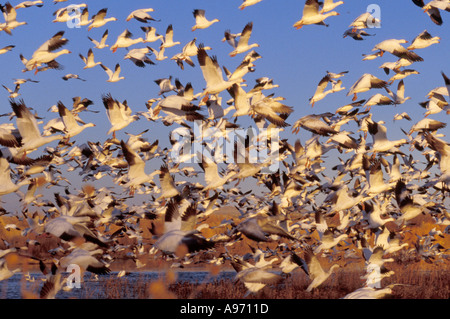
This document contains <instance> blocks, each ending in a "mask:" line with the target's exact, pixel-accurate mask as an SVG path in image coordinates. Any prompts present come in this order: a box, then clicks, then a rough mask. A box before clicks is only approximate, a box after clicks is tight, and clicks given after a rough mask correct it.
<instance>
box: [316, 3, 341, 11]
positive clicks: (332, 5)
mask: <svg viewBox="0 0 450 319" xmlns="http://www.w3.org/2000/svg"><path fill="white" fill-rule="evenodd" d="M342 4H344V1H336V2H334V0H324V2H323V6H322V9H321V10H320V12H319V13H325V12H330V11H333V10H334V9H336V8H337V7H338V6H340V5H342Z"/></svg>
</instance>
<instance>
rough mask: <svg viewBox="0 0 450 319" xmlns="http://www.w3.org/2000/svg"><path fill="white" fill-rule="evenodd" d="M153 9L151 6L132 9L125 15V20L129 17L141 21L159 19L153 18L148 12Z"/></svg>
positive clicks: (128, 19)
mask: <svg viewBox="0 0 450 319" xmlns="http://www.w3.org/2000/svg"><path fill="white" fill-rule="evenodd" d="M153 11H155V10H153V8H145V9H137V10H134V11H133V12H131V13H130V14H129V15H128V16H127V19H126V20H127V21H130V20H131V19H136V20H137V21H139V22H142V23H147V22H149V21H159V20H155V19H154V18H153V17H152V16H151V15H150V14H148V13H149V12H153Z"/></svg>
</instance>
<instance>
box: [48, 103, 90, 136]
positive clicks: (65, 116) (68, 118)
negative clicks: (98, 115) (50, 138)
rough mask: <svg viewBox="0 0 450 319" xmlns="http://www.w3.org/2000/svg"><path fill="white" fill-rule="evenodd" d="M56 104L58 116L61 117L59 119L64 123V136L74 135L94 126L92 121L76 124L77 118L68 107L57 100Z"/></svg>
mask: <svg viewBox="0 0 450 319" xmlns="http://www.w3.org/2000/svg"><path fill="white" fill-rule="evenodd" d="M57 106H58V112H59V116H60V117H61V120H62V122H63V124H64V131H65V133H66V137H68V138H71V137H74V136H76V135H78V134H80V133H81V132H83V131H84V130H85V129H86V128H88V127H94V126H95V124H94V123H82V124H81V125H80V124H78V120H77V118H76V117H75V116H74V114H73V113H72V112H71V111H70V110H69V109H67V107H66V106H65V105H64V104H63V103H62V102H61V101H58V103H57Z"/></svg>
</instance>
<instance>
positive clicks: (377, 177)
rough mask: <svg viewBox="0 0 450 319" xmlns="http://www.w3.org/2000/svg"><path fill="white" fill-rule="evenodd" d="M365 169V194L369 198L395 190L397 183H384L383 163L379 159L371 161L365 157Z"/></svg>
mask: <svg viewBox="0 0 450 319" xmlns="http://www.w3.org/2000/svg"><path fill="white" fill-rule="evenodd" d="M363 169H364V171H365V172H366V180H367V187H366V188H365V192H366V194H368V195H369V196H376V195H378V194H380V193H384V192H387V191H389V190H391V189H392V188H394V186H395V182H388V183H385V182H384V180H383V171H382V170H381V161H380V160H379V159H372V160H369V159H368V158H367V157H363Z"/></svg>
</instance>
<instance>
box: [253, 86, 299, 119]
mask: <svg viewBox="0 0 450 319" xmlns="http://www.w3.org/2000/svg"><path fill="white" fill-rule="evenodd" d="M259 95H260V96H261V97H257V96H259ZM292 112H293V109H292V108H291V107H290V106H287V105H284V104H282V103H280V102H278V101H273V100H272V99H271V98H270V97H264V96H263V95H262V93H261V92H259V93H258V94H257V95H254V96H253V98H252V100H251V104H250V115H251V116H252V117H255V116H258V117H262V118H263V119H266V120H267V121H269V122H270V123H272V124H274V125H276V126H277V127H286V126H289V125H290V124H289V123H286V121H285V120H286V118H287V117H288V116H289V114H291V113H292Z"/></svg>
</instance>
